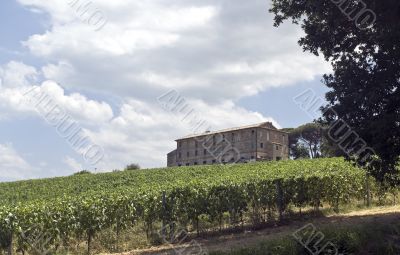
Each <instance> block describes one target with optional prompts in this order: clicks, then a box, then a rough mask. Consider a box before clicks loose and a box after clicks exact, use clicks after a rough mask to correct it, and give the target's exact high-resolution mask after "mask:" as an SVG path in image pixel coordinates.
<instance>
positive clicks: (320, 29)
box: [270, 0, 400, 180]
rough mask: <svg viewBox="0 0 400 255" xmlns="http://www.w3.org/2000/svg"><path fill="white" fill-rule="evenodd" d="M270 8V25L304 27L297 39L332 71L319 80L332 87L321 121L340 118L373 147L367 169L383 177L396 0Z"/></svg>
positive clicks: (397, 110)
mask: <svg viewBox="0 0 400 255" xmlns="http://www.w3.org/2000/svg"><path fill="white" fill-rule="evenodd" d="M369 10H370V11H369ZM270 11H271V12H272V13H273V14H275V26H279V25H280V24H281V23H282V22H283V21H284V20H291V21H292V22H294V23H295V24H299V25H300V26H301V28H302V29H303V30H304V32H305V36H304V37H302V38H300V40H299V44H300V45H301V46H302V47H303V49H304V50H305V51H309V52H311V53H313V54H315V55H319V54H322V55H323V56H324V57H325V59H326V60H327V61H330V62H331V63H332V67H333V74H327V75H324V80H323V81H324V83H325V84H326V86H328V87H329V88H330V89H331V90H330V91H329V92H328V93H327V95H326V98H327V100H328V103H329V104H328V105H327V106H326V108H325V110H326V109H332V110H333V112H335V115H337V116H332V114H331V113H332V111H326V112H325V114H324V120H325V122H326V123H327V124H328V125H329V124H332V122H333V121H335V120H336V119H337V118H339V119H342V120H343V121H344V122H345V123H347V124H348V125H349V126H350V127H351V128H352V129H353V131H355V132H356V133H357V134H358V135H359V137H360V138H362V139H364V140H365V142H366V143H367V144H368V146H370V147H372V148H373V150H374V151H375V152H376V153H377V156H378V157H379V160H378V161H376V162H379V164H373V169H370V170H371V172H372V174H373V175H374V176H375V177H377V178H378V179H380V180H383V179H384V176H385V175H386V174H393V173H396V164H397V163H398V158H399V155H400V90H399V84H400V1H399V0H364V1H356V0H272V8H271V10H270ZM371 13H372V14H373V15H371ZM368 15H369V16H368ZM375 17H376V20H375V21H374V19H375ZM363 21H365V22H363ZM373 21H374V22H373ZM356 159H357V157H356ZM376 162H375V163H376Z"/></svg>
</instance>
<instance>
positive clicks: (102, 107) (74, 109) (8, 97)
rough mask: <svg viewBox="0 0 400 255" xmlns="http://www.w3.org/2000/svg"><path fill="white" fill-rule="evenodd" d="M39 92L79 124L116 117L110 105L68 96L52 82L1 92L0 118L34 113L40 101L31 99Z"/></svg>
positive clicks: (79, 96)
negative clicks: (0, 109)
mask: <svg viewBox="0 0 400 255" xmlns="http://www.w3.org/2000/svg"><path fill="white" fill-rule="evenodd" d="M40 92H42V93H44V94H45V95H47V96H48V98H50V99H51V102H52V105H57V106H59V107H60V108H61V109H62V110H63V111H65V112H66V114H67V115H69V116H71V117H72V118H73V119H75V120H76V121H80V122H82V123H86V124H92V125H98V124H99V123H102V122H106V121H108V120H110V119H111V118H112V117H113V111H112V109H111V107H110V105H109V104H107V103H105V102H99V101H95V100H90V99H88V98H87V97H85V96H84V95H82V94H79V93H71V94H69V95H67V94H66V93H65V91H64V89H63V88H62V87H61V86H59V85H58V84H57V83H55V82H53V81H45V82H43V83H42V85H40V86H22V87H16V88H2V89H0V108H2V109H3V111H2V112H3V114H2V115H0V116H2V117H3V118H7V117H9V116H10V115H11V114H12V113H15V112H18V113H28V114H33V113H35V112H36V109H35V104H34V103H32V102H36V101H40V100H39V99H34V98H31V97H33V96H35V95H38V94H40Z"/></svg>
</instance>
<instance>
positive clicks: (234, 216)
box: [0, 158, 376, 252]
mask: <svg viewBox="0 0 400 255" xmlns="http://www.w3.org/2000/svg"><path fill="white" fill-rule="evenodd" d="M365 183H366V179H365V173H364V172H363V171H362V170H361V169H358V168H356V167H354V166H352V164H351V163H349V162H345V161H344V160H343V159H340V158H332V159H317V160H300V161H281V162H261V163H254V164H237V165H225V166H220V165H214V166H198V167H181V168H164V169H153V170H139V171H127V172H115V173H106V174H93V175H76V176H70V177H64V178H55V179H44V180H32V181H23V182H17V183H3V184H0V194H1V199H0V201H1V202H2V203H3V204H4V206H0V244H3V245H2V247H3V249H6V248H10V245H11V246H13V247H14V246H17V247H18V249H20V250H21V249H24V250H27V249H28V248H29V247H26V246H27V244H26V240H24V239H23V238H22V237H21V233H23V234H24V236H26V235H27V234H29V233H30V229H31V228H32V226H35V227H36V228H37V229H38V231H39V232H45V233H46V235H48V239H46V240H49V241H48V243H46V245H47V246H46V245H42V246H45V247H48V248H49V249H61V247H63V248H67V249H68V247H69V246H70V243H71V242H72V243H76V242H78V243H79V242H83V241H86V243H87V247H88V252H90V248H91V243H92V242H93V240H94V238H95V237H96V236H98V235H99V234H100V235H102V233H110V234H112V235H114V234H115V235H116V241H113V242H116V243H117V244H118V242H119V239H120V234H121V232H123V231H128V230H129V231H130V230H133V229H136V230H137V228H138V227H140V228H141V229H142V230H140V231H139V232H140V233H141V234H143V233H146V237H147V239H148V240H149V242H160V236H159V233H160V232H159V231H160V229H161V223H164V224H173V226H175V225H176V224H179V225H180V226H182V227H183V228H184V229H191V231H194V232H198V233H199V232H204V231H205V232H207V229H208V228H219V229H222V228H225V227H226V226H232V227H235V226H240V225H243V224H253V225H258V224H260V223H262V222H270V221H271V222H274V221H281V220H282V219H283V218H284V217H290V213H291V210H292V209H290V208H292V207H295V208H297V209H300V210H301V208H306V207H310V206H311V207H312V208H314V210H319V208H320V207H321V206H322V205H323V204H326V205H329V206H331V207H332V208H334V209H335V210H339V207H340V205H341V204H346V203H350V202H351V201H356V200H363V199H364V198H365V196H366V189H365V188H366V187H365ZM375 186H376V185H375V184H374V182H373V181H372V180H370V188H371V191H372V192H374V190H375V188H374V187H375ZM163 194H164V197H163ZM142 227H143V228H142ZM174 231H176V229H175V227H171V228H169V229H168V230H165V231H164V234H165V235H168V234H174ZM31 235H32V233H31ZM139 235H140V234H139ZM131 238H137V237H134V236H131ZM15 239H16V240H17V243H14V241H15ZM107 242H110V241H107ZM117 246H118V245H117ZM113 247H114V246H113ZM0 248H1V247H0ZM107 249H116V248H115V247H114V248H110V247H109V248H107Z"/></svg>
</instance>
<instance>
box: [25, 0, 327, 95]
mask: <svg viewBox="0 0 400 255" xmlns="http://www.w3.org/2000/svg"><path fill="white" fill-rule="evenodd" d="M80 1H81V3H82V2H83V0H80ZM19 2H20V3H21V4H23V5H25V6H30V7H35V8H37V9H42V10H43V11H44V12H46V13H48V14H49V15H50V17H51V20H52V23H51V26H50V27H51V29H49V30H48V31H46V32H45V33H42V34H35V35H32V36H31V37H30V38H29V39H28V40H27V41H26V42H25V43H24V44H25V45H26V46H27V47H28V48H29V49H30V51H31V52H32V53H33V54H35V55H37V56H39V57H41V58H43V59H45V60H48V61H49V63H48V64H47V65H46V66H44V67H43V74H44V76H45V78H46V79H50V80H55V81H57V82H59V83H61V84H63V86H65V88H68V89H87V90H91V91H95V92H99V91H100V92H102V93H110V94H113V95H119V96H122V97H126V96H128V97H135V98H136V99H139V100H142V101H146V102H149V101H151V100H154V98H155V97H156V96H157V95H159V94H160V93H161V92H162V91H163V90H164V89H165V88H178V89H179V90H181V92H182V93H184V94H186V95H189V96H197V97H199V98H201V99H203V100H205V101H207V102H212V103H216V102H217V101H218V100H220V99H224V100H237V99H239V98H242V97H245V96H251V95H254V94H257V93H258V92H260V91H263V90H266V89H268V88H271V87H278V86H288V85H293V84H296V83H297V82H300V81H310V80H312V79H315V78H316V77H318V76H320V75H321V74H322V73H325V72H329V71H330V68H329V66H328V65H327V64H325V62H324V60H323V59H322V58H318V57H315V56H312V55H310V54H308V53H303V52H302V49H301V48H300V47H299V46H298V45H297V40H298V38H299V36H300V35H301V33H302V32H301V30H300V29H299V28H298V27H295V26H292V25H290V24H284V25H283V26H281V27H280V28H279V29H276V28H274V27H273V26H272V24H273V20H272V15H271V14H269V13H268V8H269V6H268V4H267V3H266V2H265V1H263V0H257V1H253V2H251V3H246V4H245V3H243V1H240V0H235V1H232V0H229V1H227V0H218V1H201V2H200V1H195V0H185V1H183V0H171V1H168V2H165V1H161V0H151V1H146V2H140V1H139V2H138V1H136V2H135V1H133V2H132V1H124V0H114V1H104V0H99V1H96V2H95V3H94V4H95V5H96V6H98V8H99V9H100V10H101V11H102V12H103V13H105V14H107V18H108V22H107V25H106V26H105V27H104V28H103V29H101V30H100V31H97V32H96V31H94V30H93V29H91V28H90V26H88V24H86V23H85V22H81V21H80V20H79V19H77V17H76V13H74V10H72V12H71V8H70V7H69V6H68V4H67V2H68V1H63V0H58V1H54V2H52V3H51V4H49V3H48V1H45V0H19ZM111 2H112V3H111ZM68 15H70V16H68Z"/></svg>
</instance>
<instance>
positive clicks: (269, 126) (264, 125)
mask: <svg viewBox="0 0 400 255" xmlns="http://www.w3.org/2000/svg"><path fill="white" fill-rule="evenodd" d="M248 128H266V129H271V130H275V131H278V132H282V133H287V132H284V131H280V130H278V129H277V128H276V127H275V126H274V125H272V123H271V122H263V123H258V124H253V125H248V126H241V127H234V128H227V129H222V130H217V131H206V132H204V133H201V134H191V135H187V136H184V137H182V138H179V139H176V140H175V141H179V140H184V139H188V138H194V137H199V136H206V135H213V134H220V133H226V132H232V131H238V130H243V129H248Z"/></svg>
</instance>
